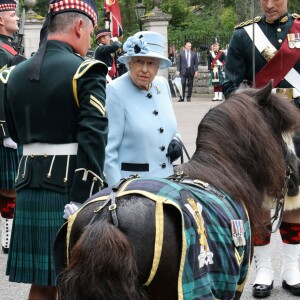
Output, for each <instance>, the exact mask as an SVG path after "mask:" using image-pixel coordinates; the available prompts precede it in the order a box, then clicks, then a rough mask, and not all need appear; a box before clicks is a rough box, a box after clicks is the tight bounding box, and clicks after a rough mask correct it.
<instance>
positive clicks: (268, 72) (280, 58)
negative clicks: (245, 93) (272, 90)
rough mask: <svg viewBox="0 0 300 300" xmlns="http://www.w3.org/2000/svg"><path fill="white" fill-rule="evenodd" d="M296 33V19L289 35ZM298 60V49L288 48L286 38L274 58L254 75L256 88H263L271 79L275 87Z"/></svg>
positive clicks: (299, 51) (298, 23)
mask: <svg viewBox="0 0 300 300" xmlns="http://www.w3.org/2000/svg"><path fill="white" fill-rule="evenodd" d="M298 32H300V21H299V20H297V19H296V20H295V21H294V24H293V26H292V27H291V29H290V32H289V33H298ZM299 58H300V49H297V48H294V49H291V48H289V46H288V39H287V38H286V39H285V40H284V42H283V44H282V46H281V47H280V49H279V50H278V51H277V52H276V54H275V55H274V57H273V58H272V59H271V60H270V61H269V62H267V64H266V65H264V67H263V68H262V69H261V70H260V71H259V72H258V73H257V74H256V76H255V81H256V87H257V88H260V87H263V86H265V85H266V84H268V82H269V80H270V79H271V78H272V79H273V80H274V87H276V86H277V85H278V83H279V82H280V81H281V80H282V79H283V78H284V77H285V76H286V75H287V74H288V72H289V71H290V70H291V69H292V68H293V66H294V65H295V64H296V63H297V61H298V60H299Z"/></svg>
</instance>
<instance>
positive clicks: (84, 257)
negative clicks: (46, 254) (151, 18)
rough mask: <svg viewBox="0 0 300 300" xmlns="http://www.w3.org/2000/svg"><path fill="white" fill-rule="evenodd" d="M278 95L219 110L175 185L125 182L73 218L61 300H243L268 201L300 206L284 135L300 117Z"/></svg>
mask: <svg viewBox="0 0 300 300" xmlns="http://www.w3.org/2000/svg"><path fill="white" fill-rule="evenodd" d="M271 89H272V84H271V83H270V84H269V85H268V86H266V87H265V88H263V89H261V90H253V89H246V90H245V91H243V92H239V93H235V94H233V95H232V96H231V97H230V98H229V99H228V100H226V101H225V102H224V103H222V104H220V105H218V106H216V107H214V108H213V109H211V110H210V111H209V112H208V113H207V114H206V115H205V117H204V118H203V119H202V121H201V122H200V124H199V127H198V135H197V140H196V151H195V153H194V154H193V156H192V158H191V160H190V161H189V162H187V163H185V164H182V165H180V166H178V167H176V170H175V175H174V176H173V177H172V178H169V179H155V178H149V179H146V178H145V179H142V178H131V179H129V180H122V181H121V182H120V183H119V184H118V185H116V186H114V187H110V188H107V189H104V190H103V191H101V192H99V193H98V194H96V195H94V196H93V197H92V198H91V199H89V200H88V201H87V202H86V203H85V205H84V206H83V207H82V208H81V209H80V210H79V211H78V212H77V213H75V214H74V215H72V216H71V217H70V219H69V221H68V222H67V223H66V224H65V225H64V227H62V228H61V230H60V232H59V233H58V236H57V238H56V241H55V247H54V250H55V251H54V252H55V261H56V268H57V273H58V284H59V290H60V297H61V299H63V300H77V299H78V300H79V299H80V300H92V299H93V300H95V299H97V300H100V299H103V300H104V299H105V300H108V299H114V300H118V299H120V300H127V299H128V300H132V299H134V300H143V299H153V300H154V299H155V300H156V299H163V300H164V299H166V300H173V299H187V300H192V299H239V298H240V296H241V293H242V290H243V287H244V284H245V280H246V278H247V273H248V270H249V265H250V262H251V236H250V230H251V228H252V229H253V228H254V227H257V226H261V224H260V208H261V207H262V206H263V202H265V201H268V199H275V201H277V203H279V204H282V202H283V198H284V197H285V193H286V191H287V188H288V187H290V188H291V190H292V196H294V197H299V163H298V161H297V159H296V158H295V156H293V155H292V154H291V153H290V152H289V151H288V149H287V147H286V145H285V142H284V141H283V138H282V135H283V134H285V133H289V132H291V131H293V130H295V129H297V128H299V127H300V115H299V112H298V110H297V109H296V108H295V107H294V106H293V105H292V104H291V103H289V102H288V101H287V100H285V99H283V98H281V97H279V96H277V95H274V94H272V93H271ZM291 178H292V179H293V180H292V181H290V182H289V179H291Z"/></svg>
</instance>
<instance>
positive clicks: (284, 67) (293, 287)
mask: <svg viewBox="0 0 300 300" xmlns="http://www.w3.org/2000/svg"><path fill="white" fill-rule="evenodd" d="M260 6H261V9H262V11H263V12H264V15H263V16H260V17H256V18H255V19H254V20H250V21H246V22H243V23H241V24H239V25H237V26H236V28H235V31H234V33H233V36H232V38H231V42H230V44H229V48H228V53H227V60H226V72H225V73H226V77H225V82H224V84H223V93H224V95H225V97H226V98H227V97H228V96H229V95H230V94H231V93H233V92H235V91H236V90H237V89H238V87H239V86H240V85H241V84H242V83H244V82H246V83H247V84H248V85H251V86H254V87H257V88H260V87H262V86H264V85H266V84H267V83H268V82H269V81H270V80H271V79H273V86H274V92H275V93H279V94H282V95H285V96H286V97H287V98H288V99H289V100H290V101H293V102H294V103H295V105H297V106H298V107H299V102H300V101H299V99H300V98H299V96H300V43H299V39H298V37H299V34H300V16H299V15H298V14H292V15H291V14H289V13H288V10H287V7H288V0H260ZM253 27H254V35H253ZM253 43H255V49H254V50H255V52H254V53H253ZM253 54H254V63H255V70H254V69H253ZM254 71H255V72H254ZM288 99H287V101H288ZM294 142H295V146H296V147H295V148H296V150H297V148H298V152H297V155H298V157H299V155H300V153H299V142H300V139H299V133H298V135H297V136H296V137H294ZM299 207H300V203H299V201H293V202H290V201H285V204H284V208H285V211H284V213H283V221H282V223H281V225H280V235H281V239H282V244H281V247H282V269H281V273H280V279H281V283H282V287H283V288H284V289H286V290H288V291H289V292H290V293H292V294H293V295H296V296H300V272H299V253H300V209H299ZM268 220H270V211H269V210H266V220H265V221H266V222H267V221H268ZM262 223H263V222H262ZM267 227H268V229H269V230H270V229H271V225H268V226H267ZM270 240H271V234H270V233H268V232H267V231H266V230H264V229H262V230H261V232H259V231H257V232H255V233H254V235H253V242H254V246H255V247H254V260H255V265H256V271H257V272H256V278H255V281H254V284H253V288H252V294H253V296H254V297H256V298H264V297H268V296H270V294H271V290H272V288H273V281H274V269H273V267H272V262H271V251H272V250H271V244H270ZM276 246H279V245H276Z"/></svg>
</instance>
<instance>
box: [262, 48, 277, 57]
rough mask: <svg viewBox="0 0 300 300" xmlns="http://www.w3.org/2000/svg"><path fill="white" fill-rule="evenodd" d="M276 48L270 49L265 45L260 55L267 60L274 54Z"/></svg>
mask: <svg viewBox="0 0 300 300" xmlns="http://www.w3.org/2000/svg"><path fill="white" fill-rule="evenodd" d="M276 52H277V50H273V49H271V48H270V47H269V46H267V47H266V48H265V49H264V50H263V51H262V52H261V55H262V56H263V58H264V59H265V60H266V61H269V60H270V59H271V58H272V57H273V56H274V55H275V54H276Z"/></svg>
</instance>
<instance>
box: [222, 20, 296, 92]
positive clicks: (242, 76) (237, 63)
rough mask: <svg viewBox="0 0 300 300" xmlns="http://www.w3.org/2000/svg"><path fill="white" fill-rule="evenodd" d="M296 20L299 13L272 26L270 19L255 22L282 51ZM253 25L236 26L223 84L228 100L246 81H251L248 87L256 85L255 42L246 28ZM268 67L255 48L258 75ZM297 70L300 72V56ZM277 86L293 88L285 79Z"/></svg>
mask: <svg viewBox="0 0 300 300" xmlns="http://www.w3.org/2000/svg"><path fill="white" fill-rule="evenodd" d="M296 18H298V19H299V18H300V16H299V15H297V14H293V15H290V14H286V15H284V16H282V17H280V18H279V19H278V20H277V21H275V22H274V23H272V24H270V23H267V22H266V18H265V16H263V17H257V18H255V19H254V22H256V23H257V24H258V25H259V27H260V28H261V30H262V31H263V33H264V34H265V35H266V36H267V37H268V39H269V41H270V42H271V44H272V45H273V46H274V47H275V48H276V49H279V48H280V46H281V45H282V42H283V41H284V40H285V39H286V37H287V34H288V33H289V30H290V28H291V26H292V25H293V23H294V20H295V19H296ZM251 23H253V21H247V22H243V23H241V24H239V25H238V26H236V29H235V31H234V33H233V36H232V38H231V41H230V44H229V48H228V53H227V60H226V69H225V74H226V78H225V82H224V84H223V93H224V95H225V97H228V96H229V94H231V93H232V92H234V91H235V90H236V89H237V88H238V87H239V85H240V84H241V83H242V82H243V80H247V82H248V84H251V83H252V80H253V66H252V62H253V50H252V49H253V42H252V40H251V39H250V38H249V36H248V34H247V32H246V31H245V29H244V27H245V26H247V25H249V24H251ZM295 51H299V49H296V48H295ZM265 64H266V60H265V59H264V58H263V56H262V55H261V54H260V52H259V51H258V50H257V49H255V73H256V74H257V73H258V72H259V71H260V70H261V68H262V67H263V66H264V65H265ZM294 69H295V70H296V71H298V72H300V57H299V60H298V62H297V63H296V65H295V66H294ZM270 79H271V78H270ZM277 87H282V88H289V87H291V85H290V84H289V83H288V82H287V81H286V80H282V81H281V82H280V83H279V85H278V86H277Z"/></svg>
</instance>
